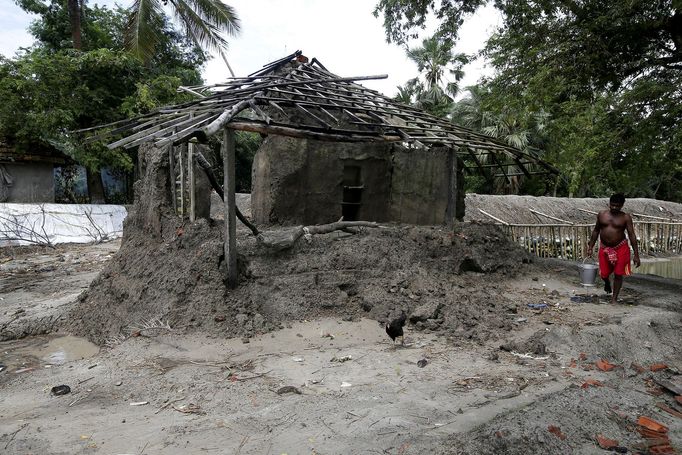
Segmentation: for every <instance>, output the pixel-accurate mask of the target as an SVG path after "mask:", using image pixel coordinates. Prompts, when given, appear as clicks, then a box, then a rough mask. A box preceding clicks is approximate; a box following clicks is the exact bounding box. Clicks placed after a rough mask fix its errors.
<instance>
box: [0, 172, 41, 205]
mask: <svg viewBox="0 0 682 455" xmlns="http://www.w3.org/2000/svg"><path fill="white" fill-rule="evenodd" d="M2 165H3V166H4V167H5V170H6V172H7V173H9V175H10V176H11V178H12V185H10V186H8V187H7V188H6V192H7V194H6V200H5V201H3V200H0V202H25V203H39V202H54V165H53V164H52V163H12V164H10V163H2Z"/></svg>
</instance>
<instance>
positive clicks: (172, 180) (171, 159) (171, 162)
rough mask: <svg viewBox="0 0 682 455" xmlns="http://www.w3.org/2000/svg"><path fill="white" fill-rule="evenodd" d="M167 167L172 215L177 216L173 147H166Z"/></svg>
mask: <svg viewBox="0 0 682 455" xmlns="http://www.w3.org/2000/svg"><path fill="white" fill-rule="evenodd" d="M168 163H169V165H168V167H170V184H171V197H172V198H173V213H175V214H176V215H177V214H178V189H177V184H178V179H177V177H176V176H175V147H174V146H173V145H169V146H168Z"/></svg>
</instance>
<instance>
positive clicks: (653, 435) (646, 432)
mask: <svg viewBox="0 0 682 455" xmlns="http://www.w3.org/2000/svg"><path fill="white" fill-rule="evenodd" d="M637 432H638V433H639V434H641V435H642V436H643V437H645V438H646V439H656V440H657V441H659V440H660V441H667V440H668V435H667V434H666V433H663V432H661V431H654V430H650V429H648V428H644V427H638V428H637ZM660 441H659V442H660Z"/></svg>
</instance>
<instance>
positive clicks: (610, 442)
mask: <svg viewBox="0 0 682 455" xmlns="http://www.w3.org/2000/svg"><path fill="white" fill-rule="evenodd" d="M596 439H597V443H598V444H599V447H601V448H602V449H604V450H610V449H612V448H614V447H617V446H618V441H616V440H614V439H609V438H607V437H604V436H602V435H600V434H598V435H597V438H596Z"/></svg>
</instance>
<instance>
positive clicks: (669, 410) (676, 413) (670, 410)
mask: <svg viewBox="0 0 682 455" xmlns="http://www.w3.org/2000/svg"><path fill="white" fill-rule="evenodd" d="M656 406H658V408H659V409H661V410H663V411H665V412H667V413H668V414H670V415H674V416H675V417H677V418H679V419H682V412H679V411H676V410H674V409H673V408H670V407H668V406H666V405H665V404H664V403H656Z"/></svg>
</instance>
